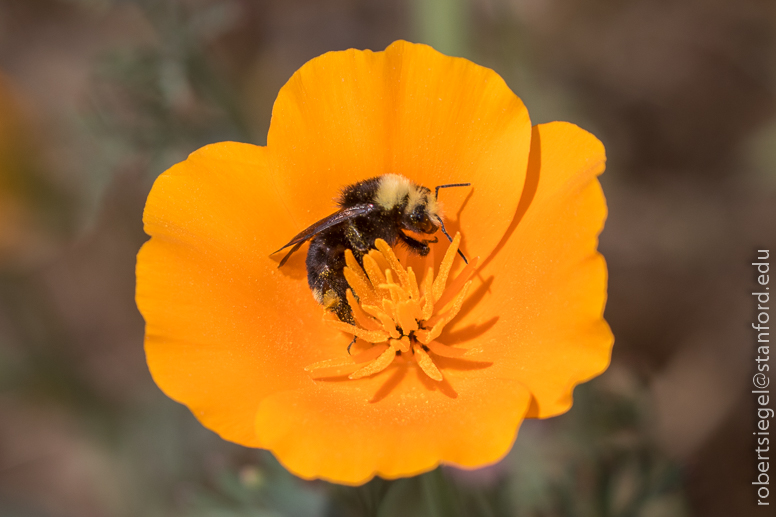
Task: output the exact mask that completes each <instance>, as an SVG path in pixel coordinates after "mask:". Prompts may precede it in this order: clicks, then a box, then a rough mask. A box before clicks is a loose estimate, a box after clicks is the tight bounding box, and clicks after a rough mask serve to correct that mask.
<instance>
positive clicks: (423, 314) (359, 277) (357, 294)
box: [305, 234, 478, 381]
mask: <svg viewBox="0 0 776 517" xmlns="http://www.w3.org/2000/svg"><path fill="white" fill-rule="evenodd" d="M460 242H461V236H460V234H456V236H455V238H454V239H453V241H452V242H451V243H450V247H449V248H448V249H447V252H446V253H445V256H444V258H443V259H442V263H441V265H440V268H439V271H438V273H437V275H436V276H434V271H433V267H428V268H427V272H426V274H425V275H424V277H423V280H422V282H421V283H420V284H419V283H418V280H417V277H416V275H415V272H414V271H413V269H412V268H411V267H408V268H405V267H404V266H403V265H402V264H401V263H400V262H399V259H398V258H397V257H396V255H395V253H394V251H393V249H392V248H391V247H390V246H389V245H388V243H386V242H385V241H384V240H382V239H377V240H376V241H375V247H376V248H377V249H373V250H371V251H370V252H369V253H368V254H366V255H365V256H364V257H363V267H362V266H361V265H360V264H359V263H358V261H357V260H356V258H355V256H354V255H353V253H352V252H351V251H350V250H347V251H346V252H345V260H346V263H347V266H346V267H345V270H344V274H345V278H346V280H347V282H348V285H349V286H350V289H349V290H348V291H347V301H348V303H349V304H350V307H351V308H352V310H353V318H354V321H355V324H349V323H345V322H342V321H340V320H339V319H338V318H336V316H334V315H333V314H332V313H331V312H329V311H324V322H325V323H326V325H328V326H330V327H332V328H334V329H337V330H340V331H343V332H346V333H348V334H350V335H352V336H354V337H355V338H358V339H360V340H362V341H364V342H366V343H367V344H368V347H367V348H366V350H364V351H362V352H360V353H358V354H356V355H354V356H349V355H344V356H343V357H342V358H338V359H330V360H327V361H322V362H319V363H315V364H311V365H309V366H308V367H306V368H305V370H306V371H308V372H309V373H310V375H311V376H312V377H313V378H314V379H317V378H325V377H339V376H347V377H348V378H350V379H361V378H364V377H369V376H372V375H376V374H378V373H380V372H382V371H384V370H385V369H387V368H388V367H389V366H391V365H392V364H394V363H396V362H401V363H406V362H414V363H415V364H416V365H417V367H418V368H420V369H421V370H422V371H423V372H424V373H425V374H426V375H427V376H428V377H429V378H431V379H433V380H435V381H441V380H443V375H442V372H441V371H440V370H439V368H438V367H437V365H436V363H435V362H434V358H435V357H454V358H460V357H463V356H464V355H466V354H467V352H468V351H467V350H466V349H461V348H455V347H451V346H447V345H444V344H442V343H440V342H438V341H437V338H438V337H439V336H440V334H441V333H442V330H443V329H444V328H445V326H446V325H447V324H448V323H450V322H451V321H452V320H453V318H455V317H456V316H457V315H458V313H459V311H460V310H461V307H462V305H463V301H464V299H465V298H466V294H467V293H468V291H469V288H470V286H471V283H472V281H471V280H470V278H471V276H472V275H473V274H474V271H475V269H476V266H477V262H478V260H477V258H475V259H473V260H471V261H470V262H469V264H468V265H466V267H464V269H463V270H462V271H461V272H460V273H459V274H458V275H457V276H456V278H455V279H454V280H452V281H450V282H448V278H449V275H450V270H451V269H452V266H453V261H454V260H455V257H456V253H457V252H458V246H459V245H460Z"/></svg>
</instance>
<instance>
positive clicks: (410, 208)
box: [273, 174, 470, 324]
mask: <svg viewBox="0 0 776 517" xmlns="http://www.w3.org/2000/svg"><path fill="white" fill-rule="evenodd" d="M469 185H470V183H453V184H449V185H439V186H437V187H436V188H435V189H434V192H433V195H432V191H431V190H430V189H429V188H427V187H424V186H422V185H417V184H416V183H414V182H412V181H410V180H409V179H407V178H405V177H404V176H400V175H398V174H385V175H383V176H377V177H375V178H370V179H367V180H364V181H359V182H358V183H354V184H353V185H348V186H347V187H345V188H344V189H343V190H342V194H341V195H340V197H339V199H338V200H337V204H338V205H339V207H340V209H339V210H338V211H336V212H334V213H333V214H331V215H330V216H328V217H326V218H324V219H321V220H320V221H318V222H317V223H314V224H312V225H311V226H309V227H307V228H305V229H304V230H302V231H301V232H299V234H297V235H296V236H295V237H294V238H293V239H291V241H289V242H288V244H286V245H285V246H283V247H282V248H280V249H279V250H277V251H276V252H274V253H273V255H274V254H275V253H278V252H280V251H282V250H284V249H286V248H288V247H289V246H293V247H292V248H291V251H289V252H288V254H286V256H285V257H283V260H281V261H280V264H279V265H278V267H282V266H283V264H285V263H286V261H287V260H288V258H289V257H290V256H291V254H292V253H294V252H295V251H297V250H298V249H299V248H300V247H301V246H302V244H304V243H305V242H306V241H308V240H310V239H312V240H311V241H310V248H309V250H308V252H307V261H306V265H307V282H308V284H309V285H310V289H311V290H312V292H313V297H314V298H315V300H316V301H317V302H318V303H320V304H321V305H323V306H324V307H326V308H327V309H329V310H331V311H333V312H334V313H335V314H336V315H337V317H338V318H339V319H340V320H342V321H344V322H346V323H350V324H354V323H355V321H354V319H353V312H352V310H351V308H350V305H349V304H348V302H347V298H346V296H345V294H346V293H347V290H348V289H349V288H350V286H349V285H348V282H347V280H345V274H344V269H345V250H346V249H350V250H352V251H353V255H354V256H355V257H356V260H358V263H359V264H361V265H363V257H364V255H366V254H367V253H369V250H371V249H373V248H374V246H375V240H377V239H383V240H384V241H386V242H387V243H388V244H390V245H391V246H394V245H395V244H397V243H399V242H400V243H402V244H403V245H405V246H406V247H407V248H408V249H409V250H410V251H412V252H414V253H417V254H418V255H421V256H425V255H428V252H429V247H428V245H429V244H433V243H435V242H437V241H438V239H437V238H434V239H433V240H427V239H420V240H419V239H417V238H415V237H413V236H410V235H408V234H407V233H406V232H408V231H409V232H413V233H414V234H425V235H431V234H433V233H436V232H437V230H440V229H441V230H442V233H443V234H444V235H445V237H447V239H448V240H450V241H452V238H451V237H450V235H449V234H448V233H447V230H445V224H444V222H443V221H442V214H441V211H440V206H439V204H438V203H437V197H438V196H439V189H441V188H447V187H467V186H469ZM458 253H460V255H461V257H463V260H464V261H466V257H465V256H464V255H463V253H461V252H460V250H459V251H458Z"/></svg>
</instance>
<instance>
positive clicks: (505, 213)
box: [267, 41, 531, 258]
mask: <svg viewBox="0 0 776 517" xmlns="http://www.w3.org/2000/svg"><path fill="white" fill-rule="evenodd" d="M530 138H531V128H530V120H529V118H528V112H527V111H526V109H525V106H523V103H522V101H520V99H519V98H518V97H517V96H515V94H514V93H512V92H511V91H510V90H509V88H508V87H507V85H506V84H505V83H504V81H503V79H501V77H499V76H498V74H496V73H495V72H493V71H492V70H489V69H487V68H484V67H481V66H478V65H475V64H474V63H471V62H470V61H467V60H465V59H461V58H452V57H447V56H444V55H442V54H440V53H439V52H437V51H435V50H434V49H432V48H431V47H428V46H426V45H415V44H411V43H407V42H405V41H397V42H396V43H394V44H392V45H391V46H389V47H388V48H387V49H386V50H385V51H384V52H371V51H358V50H352V49H351V50H347V51H343V52H329V53H328V54H325V55H323V56H320V57H318V58H316V59H313V60H312V61H310V62H308V63H307V64H305V65H304V66H303V67H302V68H300V69H299V70H298V71H297V72H296V73H295V74H294V76H293V77H292V78H291V79H290V80H289V81H288V83H287V84H286V85H285V86H284V87H283V88H282V89H281V91H280V93H279V94H278V98H277V100H276V102H275V107H274V110H273V113H272V123H271V126H270V130H269V135H268V137H267V142H268V148H269V149H270V150H271V153H272V156H273V160H274V162H273V163H274V165H273V167H274V169H275V170H274V174H275V176H274V182H275V185H276V187H277V190H278V192H279V194H280V195H281V197H282V199H283V202H284V204H285V206H287V207H288V209H289V211H290V213H291V214H292V218H293V221H294V224H295V228H296V229H298V230H301V229H302V228H304V227H306V226H307V225H309V224H311V223H313V222H315V221H317V220H319V219H322V218H324V217H326V216H328V215H329V214H331V213H332V212H333V211H334V210H335V206H334V203H333V201H331V200H332V199H333V198H335V197H337V195H338V193H339V191H340V190H341V189H342V188H343V187H344V186H346V185H349V184H352V183H355V182H357V181H359V180H363V179H365V178H369V177H373V176H378V175H381V174H386V173H398V174H402V175H405V176H406V177H408V178H410V179H412V180H414V181H415V182H417V183H419V184H421V185H425V186H427V187H429V188H433V187H434V186H436V185H442V184H447V183H461V182H471V183H472V187H471V188H455V189H445V190H443V191H442V192H441V193H440V201H441V203H442V204H443V205H445V206H446V207H447V209H446V221H445V224H446V226H447V228H448V232H449V233H451V234H454V233H455V232H456V231H459V230H460V231H461V232H462V233H463V234H464V235H465V237H466V238H465V239H464V243H463V245H462V248H463V250H464V252H468V253H469V254H470V255H479V256H480V257H483V258H485V257H487V256H488V254H489V253H490V251H491V250H492V249H493V248H494V247H495V246H496V244H497V243H498V242H499V240H500V238H501V236H502V235H503V233H504V231H505V230H506V229H507V227H508V226H509V223H510V221H511V220H512V216H513V215H514V213H515V209H516V208H517V203H518V200H519V198H520V192H521V190H522V187H523V183H524V180H525V169H526V164H527V160H528V152H529V144H530Z"/></svg>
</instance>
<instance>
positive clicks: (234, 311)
mask: <svg viewBox="0 0 776 517" xmlns="http://www.w3.org/2000/svg"><path fill="white" fill-rule="evenodd" d="M267 142H268V143H267V146H266V147H258V146H254V145H248V144H240V143H233V142H224V143H219V144H214V145H210V146H207V147H204V148H202V149H200V150H199V151H197V152H195V153H193V154H192V155H191V156H189V158H188V159H187V160H186V161H184V162H182V163H179V164H177V165H175V166H173V167H172V168H171V169H170V170H168V171H167V172H165V173H164V174H162V175H161V176H160V177H159V179H158V180H157V181H156V183H155V184H154V187H153V189H152V190H151V193H150V195H149V197H148V203H147V205H146V210H145V214H144V223H145V230H146V232H147V233H148V234H149V235H151V239H150V240H149V241H148V242H147V243H146V244H145V245H144V246H143V248H142V250H141V251H140V253H139V255H138V265H137V279H138V284H137V303H138V306H139V308H140V311H141V312H142V314H143V316H144V317H145V320H146V341H145V347H146V354H147V359H148V365H149V368H150V370H151V373H152V375H153V377H154V380H155V381H156V383H157V384H158V385H159V387H160V388H161V389H162V390H163V391H164V392H165V393H166V394H167V395H169V396H170V397H171V398H173V399H175V400H177V401H179V402H181V403H183V404H186V405H187V406H188V407H189V408H190V409H191V411H192V412H193V413H194V415H196V417H197V418H198V419H199V420H200V421H201V422H202V424H203V425H205V426H206V427H208V428H210V429H212V430H213V431H215V432H217V433H218V434H219V435H221V436H222V437H223V438H224V439H226V440H231V441H233V442H237V443H240V444H243V445H246V446H250V447H261V448H265V449H269V450H271V451H272V452H273V453H274V454H275V456H276V457H277V458H278V459H279V461H280V462H281V463H283V464H284V465H285V466H286V467H287V468H288V469H289V470H290V471H292V472H293V473H295V474H297V475H299V476H301V477H304V478H323V479H327V480H330V481H335V482H339V483H345V484H360V483H363V482H365V481H367V480H369V479H370V478H372V477H373V476H374V475H380V476H382V477H386V478H396V477H400V476H410V475H415V474H419V473H421V472H424V471H428V470H430V469H433V468H434V467H436V466H437V465H439V464H440V463H446V464H452V465H457V466H460V467H463V468H476V467H480V466H483V465H487V464H490V463H493V462H496V461H498V460H499V459H500V458H502V457H503V456H504V455H505V454H506V453H507V452H508V451H509V449H510V447H511V445H512V442H513V441H514V439H515V436H516V433H517V429H518V427H519V425H520V423H521V421H522V420H523V419H524V418H526V417H536V418H545V417H550V416H553V415H558V414H560V413H563V412H564V411H566V410H568V409H569V407H570V406H571V401H572V398H571V397H572V390H573V388H574V386H575V385H576V384H578V383H580V382H583V381H585V380H587V379H590V378H591V377H593V376H595V375H597V374H599V373H601V372H602V371H603V370H604V369H605V368H606V367H607V365H608V363H609V358H610V353H611V346H612V342H613V338H612V334H611V332H610V330H609V327H608V326H607V324H606V322H605V321H604V320H603V316H602V313H603V308H604V304H605V300H606V265H605V263H604V259H603V257H602V256H601V255H600V254H598V253H597V251H596V247H597V236H598V233H599V232H600V231H601V229H602V227H603V222H604V219H605V217H606V205H605V200H604V196H603V193H602V191H601V187H600V185H599V183H598V180H597V179H596V176H597V175H598V174H600V173H601V172H602V171H603V169H604V162H605V157H604V149H603V146H602V145H601V143H600V142H599V141H598V140H597V139H596V138H595V137H594V136H592V135H591V134H589V133H587V132H585V131H583V130H582V129H579V128H578V127H576V126H574V125H571V124H567V123H557V122H556V123H551V124H544V125H539V126H536V127H533V128H532V127H531V123H530V120H529V118H528V113H527V111H526V109H525V107H524V106H523V103H522V102H521V101H520V99H518V98H517V97H516V96H515V95H514V94H513V93H512V92H511V91H510V90H509V88H508V87H507V86H506V84H505V83H504V81H503V80H502V79H501V78H500V77H499V76H498V75H497V74H496V73H495V72H493V71H491V70H489V69H486V68H483V67H480V66H477V65H475V64H473V63H471V62H469V61H467V60H465V59H459V58H451V57H447V56H444V55H442V54H439V53H438V52H436V51H434V50H433V49H431V48H430V47H428V46H425V45H415V44H410V43H407V42H403V41H399V42H396V43H394V44H392V45H391V46H389V47H388V48H387V49H386V50H385V51H384V52H370V51H357V50H348V51H344V52H331V53H328V54H325V55H323V56H321V57H318V58H316V59H313V60H312V61H310V62H309V63H307V64H305V65H304V66H303V67H302V68H301V69H299V71H297V72H296V74H294V76H293V77H292V78H291V80H290V81H289V82H288V83H287V84H286V85H285V86H284V87H283V88H282V89H281V91H280V93H279V95H278V98H277V101H276V102H275V107H274V111H273V115H272V123H271V127H270V130H269V135H268V139H267ZM387 173H397V174H401V175H404V176H405V177H407V178H409V179H411V180H413V181H414V182H416V183H417V184H419V185H425V186H428V187H430V188H433V187H434V186H436V185H442V184H446V183H458V182H471V184H472V186H471V187H470V188H458V189H446V190H444V191H442V193H440V201H441V202H442V203H444V213H445V224H446V226H447V229H448V231H449V232H450V233H451V234H455V233H460V237H459V238H457V239H456V243H455V244H457V243H458V242H460V246H461V249H462V250H463V251H464V253H465V254H466V255H467V256H468V257H470V258H472V259H474V258H475V257H479V262H478V263H477V265H476V267H473V268H468V269H467V268H465V267H464V264H463V261H462V260H459V259H456V260H454V261H452V262H451V260H452V258H453V257H454V254H455V251H454V248H452V251H451V252H450V253H449V254H448V255H447V256H448V258H447V259H446V260H445V263H443V264H440V263H441V262H442V255H444V254H445V252H446V251H447V250H448V248H447V246H445V245H443V244H436V245H432V249H433V251H432V255H435V256H436V259H435V260H434V259H431V260H429V258H428V257H427V258H421V257H416V256H412V257H406V256H404V257H403V256H402V255H401V253H400V252H399V251H396V254H398V255H399V259H396V260H399V261H401V262H404V264H403V265H398V263H394V264H391V263H390V262H391V261H392V260H394V259H392V258H391V257H392V256H394V251H393V250H391V248H390V246H387V245H386V244H385V243H384V242H383V243H381V242H378V243H376V247H378V248H380V249H379V252H378V251H373V252H372V256H373V258H374V262H375V263H376V264H378V265H379V266H381V267H378V268H376V269H375V268H372V272H371V273H370V271H368V270H367V271H366V272H365V271H363V270H361V269H360V268H359V267H358V265H357V264H354V260H352V259H351V260H350V261H349V266H351V268H350V270H351V273H350V275H349V276H350V278H349V280H351V282H350V284H351V286H353V293H354V294H356V295H359V289H362V291H361V295H359V296H358V301H356V298H355V297H353V296H352V295H349V299H350V300H351V305H353V306H354V315H355V316H356V319H357V327H358V329H355V328H354V327H353V326H349V325H345V324H344V323H342V322H339V321H332V320H331V317H324V318H322V317H321V313H322V309H321V306H320V305H318V304H317V303H316V301H315V300H314V299H313V297H312V296H311V294H310V290H309V288H308V286H307V281H306V272H305V266H304V254H303V253H301V252H298V253H296V254H295V255H293V256H292V257H291V259H290V260H289V262H288V263H287V264H285V265H284V266H283V267H282V268H278V261H279V258H280V257H278V256H272V257H270V254H271V253H272V252H273V251H274V250H276V249H277V248H279V247H280V246H282V245H283V244H285V243H286V242H288V241H289V239H290V238H291V237H292V236H294V235H296V234H297V233H298V232H299V231H300V230H301V229H303V228H305V227H306V226H308V225H309V224H311V223H313V222H315V221H317V220H320V219H322V218H324V217H326V216H327V215H329V214H331V213H332V212H333V211H334V210H335V207H334V204H333V201H332V200H333V199H334V198H336V197H337V195H338V192H339V191H340V190H341V189H342V188H343V187H344V186H346V185H349V184H352V183H355V182H357V181H359V180H363V179H366V178H369V177H373V176H378V175H382V174H387ZM281 256H282V255H281ZM366 262H368V260H366V259H365V266H364V267H365V268H367V265H366ZM472 262H474V260H472ZM407 264H409V265H411V266H412V267H413V271H414V272H409V268H407V269H404V267H405V265H407ZM426 265H432V266H433V267H434V270H433V272H431V273H426V271H427V269H426ZM400 269H403V270H404V273H401V272H400V271H399V270H400ZM447 270H451V271H450V273H449V277H448V278H447V279H446V281H445V279H443V280H440V281H439V285H438V286H434V285H433V282H432V281H428V280H426V278H427V276H428V275H434V278H440V277H441V276H445V274H446V271H447ZM375 271H376V272H375ZM386 271H387V272H386ZM415 272H417V273H418V274H417V276H416V273H415ZM424 273H425V274H424ZM405 274H406V275H407V276H404V275H405ZM373 275H375V276H379V275H383V276H382V278H380V279H379V280H376V281H374V283H373V284H372V286H371V287H370V285H369V282H371V281H372V280H373V279H374V277H373ZM410 275H411V276H412V279H411V280H412V282H410V281H409V280H408V279H409V278H410ZM461 275H464V277H463V278H462V277H461ZM469 278H470V280H469V282H470V283H469V282H465V281H466V280H467V279H469ZM358 282H364V285H360V284H359V285H360V287H359V286H358V285H357V284H358ZM382 282H384V284H382V285H378V284H381V283H382ZM413 282H414V283H413ZM387 284H391V285H390V286H388V285H387ZM364 286H366V287H364ZM445 286H447V289H446V290H445V289H444V288H445ZM366 288H369V289H371V291H369V293H372V294H374V293H375V292H378V291H379V290H381V289H382V293H383V294H382V297H381V298H380V297H377V298H375V299H374V300H372V302H373V303H374V305H369V304H368V303H366V300H367V298H368V296H371V295H372V294H369V293H367V294H364V293H366V291H363V289H366ZM402 289H403V290H402ZM435 289H436V291H435ZM432 291H433V292H432ZM394 292H395V293H394ZM386 293H389V294H386ZM459 293H463V295H460V296H459ZM394 294H395V298H394V299H392V298H391V296H394ZM432 298H433V299H432ZM441 298H445V300H441ZM427 300H431V301H430V302H429V303H432V302H433V303H436V304H437V305H436V306H435V307H436V308H433V307H432V308H430V309H429V308H427V307H425V305H424V304H425V303H426V301H427ZM440 300H441V301H440ZM394 302H395V304H394ZM400 302H401V303H404V302H406V303H410V302H411V303H410V304H411V305H412V304H414V305H413V306H412V307H409V308H406V307H405V309H399V308H398V306H399V304H400ZM448 302H449V303H448ZM359 303H360V304H362V306H361V307H357V306H358V305H359ZM433 303H432V304H433ZM440 303H441V304H442V305H441V306H440V305H439V304H440ZM392 304H394V305H392ZM378 305H379V306H380V307H383V309H384V311H383V312H384V314H382V316H386V315H387V316H386V317H389V316H390V317H391V318H393V319H390V321H391V322H393V321H396V322H400V323H401V325H400V326H401V327H402V329H409V328H410V327H412V328H414V329H416V332H415V334H416V336H415V337H413V339H412V341H411V342H410V341H409V340H407V339H406V337H401V335H389V334H390V328H389V327H391V325H390V324H388V325H382V326H381V324H380V323H381V321H382V320H380V317H382V316H378V314H377V312H379V311H378V309H379V307H378V308H375V307H377V306H378ZM444 305H447V307H448V308H447V309H445V307H444ZM370 307H371V309H370ZM362 309H363V310H362ZM426 309H428V311H430V312H428V313H423V314H421V313H422V312H423V311H424V310H426ZM452 310H455V312H456V314H454V317H452V319H450V321H444V323H446V325H443V328H439V329H437V331H433V332H432V331H431V327H432V326H433V325H435V324H436V323H439V322H440V321H441V320H443V319H445V317H446V316H450V314H451V312H450V311H452ZM369 311H372V312H370V313H369V314H367V312H369ZM402 311H403V312H402ZM432 313H433V314H432ZM370 314H371V315H370ZM365 318H366V319H365ZM418 321H420V322H421V324H423V328H419V327H418V326H417V325H416V323H417V322H418ZM383 323H384V322H383ZM426 324H427V325H426ZM413 325H414V327H413ZM409 330H412V329H409ZM343 331H345V333H343ZM368 331H372V332H373V333H372V334H368V335H367V334H366V332H368ZM421 331H423V332H426V334H423V336H424V338H423V339H421V337H419V334H420V332H421ZM347 332H349V334H348V333H347ZM379 332H383V334H379ZM353 333H360V335H361V337H367V338H369V339H366V340H359V341H358V344H357V345H356V347H355V349H354V350H353V356H348V354H347V351H346V349H347V346H348V343H349V342H350V337H351V335H352V334H353ZM432 334H433V335H432ZM424 339H425V341H424ZM370 341H371V342H374V344H371V343H370ZM419 343H420V344H419ZM389 349H390V353H385V351H386V350H389ZM397 351H403V352H406V353H404V354H398V355H397V354H396V352H397ZM412 351H415V352H416V353H415V354H412V353H411V352H412ZM351 357H352V358H351ZM364 368H366V370H364ZM356 372H360V373H356Z"/></svg>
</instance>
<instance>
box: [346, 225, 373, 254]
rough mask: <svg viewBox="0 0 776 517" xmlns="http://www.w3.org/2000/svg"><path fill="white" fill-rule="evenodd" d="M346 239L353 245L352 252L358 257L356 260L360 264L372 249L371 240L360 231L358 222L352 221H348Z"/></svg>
mask: <svg viewBox="0 0 776 517" xmlns="http://www.w3.org/2000/svg"><path fill="white" fill-rule="evenodd" d="M345 237H346V238H347V239H348V242H349V243H350V245H351V250H352V251H353V254H354V255H355V256H356V258H357V259H359V263H360V261H361V257H363V256H364V255H366V254H367V253H369V248H371V247H372V243H371V242H369V239H367V238H366V237H365V236H364V234H363V233H362V232H361V230H359V229H358V226H356V222H355V221H354V220H352V219H351V220H350V221H348V227H347V229H346V230H345Z"/></svg>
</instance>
